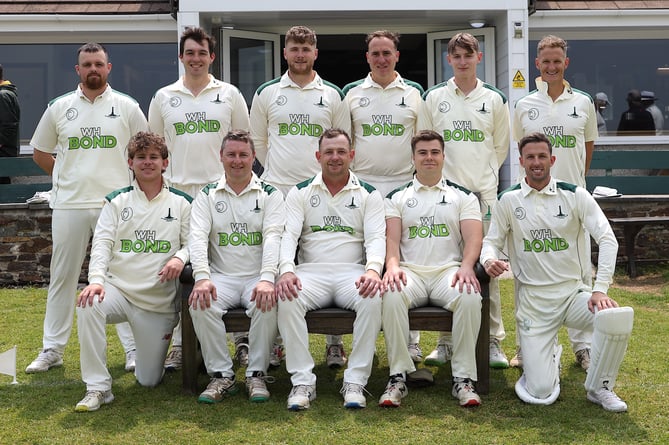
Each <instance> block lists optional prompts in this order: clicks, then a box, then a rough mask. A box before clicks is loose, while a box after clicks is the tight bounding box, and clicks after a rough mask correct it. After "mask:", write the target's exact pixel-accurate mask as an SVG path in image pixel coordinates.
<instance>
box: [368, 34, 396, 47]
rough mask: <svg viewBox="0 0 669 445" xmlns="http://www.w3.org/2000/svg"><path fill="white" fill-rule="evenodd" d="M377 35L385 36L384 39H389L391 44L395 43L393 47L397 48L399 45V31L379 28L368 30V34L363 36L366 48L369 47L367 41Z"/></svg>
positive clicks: (379, 36)
mask: <svg viewBox="0 0 669 445" xmlns="http://www.w3.org/2000/svg"><path fill="white" fill-rule="evenodd" d="M377 37H378V38H381V37H385V38H386V39H390V40H391V41H392V42H393V45H395V49H398V48H399V46H400V34H399V33H397V32H393V31H388V30H385V29H380V30H378V31H374V32H370V33H369V34H367V37H366V38H365V43H366V44H367V47H368V48H369V42H371V41H372V39H375V38H377Z"/></svg>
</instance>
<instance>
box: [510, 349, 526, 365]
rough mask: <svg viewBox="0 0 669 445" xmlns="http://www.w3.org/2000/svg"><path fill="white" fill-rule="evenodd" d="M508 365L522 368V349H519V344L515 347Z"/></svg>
mask: <svg viewBox="0 0 669 445" xmlns="http://www.w3.org/2000/svg"><path fill="white" fill-rule="evenodd" d="M509 366H511V367H512V368H522V367H523V350H522V349H520V346H518V347H517V348H516V355H514V356H513V358H511V360H510V361H509Z"/></svg>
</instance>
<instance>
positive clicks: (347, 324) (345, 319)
mask: <svg viewBox="0 0 669 445" xmlns="http://www.w3.org/2000/svg"><path fill="white" fill-rule="evenodd" d="M477 276H478V279H479V281H480V283H481V288H482V289H481V290H482V292H481V295H482V297H483V301H482V303H483V304H482V307H481V327H480V331H479V336H478V340H477V342H476V366H477V371H478V382H477V384H476V389H477V391H478V392H479V393H480V394H487V393H488V391H489V388H490V368H489V360H490V355H489V354H490V352H489V342H490V300H489V289H488V283H489V281H490V279H489V277H488V275H487V274H486V273H485V272H484V271H483V268H482V267H480V266H478V267H477ZM181 283H182V294H181V295H182V300H181V329H182V331H181V336H182V354H183V363H182V387H183V390H184V391H185V392H187V393H190V394H197V393H198V390H199V388H198V369H199V365H200V361H201V357H200V356H199V353H198V349H199V348H198V342H197V337H196V335H195V330H194V329H193V321H192V319H191V316H190V312H189V311H188V296H189V295H190V292H191V290H192V289H193V276H192V270H191V268H190V266H186V268H184V271H183V272H182V274H181ZM306 320H307V327H308V330H309V332H310V333H313V334H332V335H342V334H350V333H352V332H353V321H354V320H355V312H354V311H349V310H346V309H339V308H326V309H319V310H316V311H310V312H307V315H306ZM223 321H224V322H225V327H226V331H227V332H247V331H248V330H249V326H250V323H251V319H250V318H248V317H247V316H246V313H245V311H244V309H233V310H230V311H228V313H227V314H225V315H224V316H223ZM409 326H410V328H411V329H412V330H416V331H450V330H451V329H452V326H453V314H452V312H449V311H447V310H445V309H442V308H439V307H421V308H416V309H411V310H409ZM222 340H223V341H227V340H226V339H222Z"/></svg>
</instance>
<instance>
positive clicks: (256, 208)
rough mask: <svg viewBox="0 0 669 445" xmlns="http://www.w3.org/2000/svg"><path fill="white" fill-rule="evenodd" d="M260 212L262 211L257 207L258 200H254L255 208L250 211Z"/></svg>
mask: <svg viewBox="0 0 669 445" xmlns="http://www.w3.org/2000/svg"><path fill="white" fill-rule="evenodd" d="M261 210H262V209H261V208H260V206H259V205H258V200H257V199H256V206H255V207H254V208H252V209H251V211H252V212H253V213H260V211H261Z"/></svg>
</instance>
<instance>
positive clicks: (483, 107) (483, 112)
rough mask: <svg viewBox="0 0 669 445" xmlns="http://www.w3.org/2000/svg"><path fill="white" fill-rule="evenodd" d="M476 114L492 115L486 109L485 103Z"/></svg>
mask: <svg viewBox="0 0 669 445" xmlns="http://www.w3.org/2000/svg"><path fill="white" fill-rule="evenodd" d="M476 112H477V113H481V114H490V111H488V110H487V109H486V107H485V102H483V104H481V108H480V109H478V110H476Z"/></svg>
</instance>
